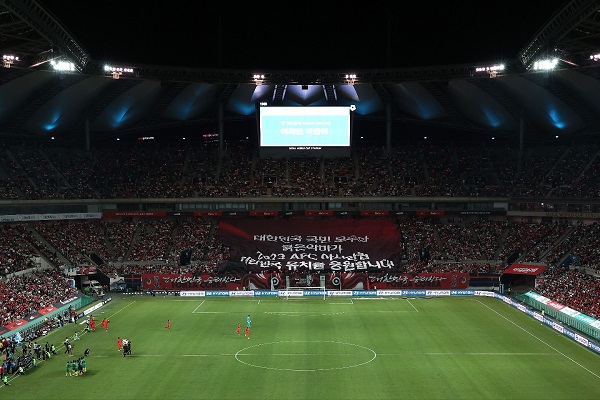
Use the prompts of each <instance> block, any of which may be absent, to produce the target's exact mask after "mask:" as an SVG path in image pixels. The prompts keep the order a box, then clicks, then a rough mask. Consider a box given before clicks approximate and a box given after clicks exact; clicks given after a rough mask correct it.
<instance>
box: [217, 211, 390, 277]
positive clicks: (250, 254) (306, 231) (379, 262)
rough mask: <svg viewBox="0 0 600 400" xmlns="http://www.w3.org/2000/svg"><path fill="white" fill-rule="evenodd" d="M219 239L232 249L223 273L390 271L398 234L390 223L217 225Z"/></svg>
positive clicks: (293, 221) (252, 222)
mask: <svg viewBox="0 0 600 400" xmlns="http://www.w3.org/2000/svg"><path fill="white" fill-rule="evenodd" d="M219 234H220V236H219V238H220V240H221V242H222V243H223V244H225V245H227V246H229V248H230V249H231V254H232V258H231V261H230V263H229V264H228V265H225V267H224V271H223V272H227V271H231V270H232V269H233V270H235V271H238V272H249V271H252V272H260V271H281V272H307V273H308V272H315V271H317V272H331V271H338V272H367V271H393V270H395V269H396V268H397V263H398V260H400V252H401V249H400V246H399V239H400V238H399V236H400V235H399V232H398V227H397V226H396V224H395V223H394V222H393V221H390V220H388V219H343V220H329V219H289V220H287V219H276V220H261V221H257V220H250V219H240V220H221V221H220V222H219Z"/></svg>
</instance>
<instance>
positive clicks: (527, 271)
mask: <svg viewBox="0 0 600 400" xmlns="http://www.w3.org/2000/svg"><path fill="white" fill-rule="evenodd" d="M547 267H548V266H547V265H544V264H512V265H511V266H510V267H508V268H507V269H506V270H505V271H504V272H503V273H502V275H501V276H500V287H501V288H502V292H503V293H506V294H508V295H511V294H522V293H526V292H528V291H530V290H533V289H534V288H535V284H536V279H537V276H538V275H539V274H541V273H542V272H543V271H544V270H545V269H546V268H547Z"/></svg>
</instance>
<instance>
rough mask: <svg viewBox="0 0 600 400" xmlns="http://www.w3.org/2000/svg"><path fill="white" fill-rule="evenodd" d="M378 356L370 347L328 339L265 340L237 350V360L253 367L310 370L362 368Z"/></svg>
mask: <svg viewBox="0 0 600 400" xmlns="http://www.w3.org/2000/svg"><path fill="white" fill-rule="evenodd" d="M376 357H377V353H375V351H373V350H371V349H369V348H368V347H365V346H360V345H357V344H352V343H344V342H336V341H328V340H312V341H306V340H298V341H296V340H289V341H280V342H269V343H261V344H255V345H253V346H248V347H245V348H243V349H241V350H240V351H238V352H237V353H235V359H236V360H237V361H239V362H241V363H242V364H245V365H248V366H251V367H256V368H264V369H271V370H280V371H308V372H310V371H328V370H334V369H345V368H354V367H359V366H361V365H365V364H368V363H370V362H371V361H373V360H374V359H375V358H376Z"/></svg>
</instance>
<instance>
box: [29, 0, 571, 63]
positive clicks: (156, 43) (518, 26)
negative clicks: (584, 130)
mask: <svg viewBox="0 0 600 400" xmlns="http://www.w3.org/2000/svg"><path fill="white" fill-rule="evenodd" d="M39 3H40V4H42V5H43V6H44V7H46V8H47V9H48V10H49V11H50V12H51V13H52V14H53V15H54V16H55V17H56V18H57V19H58V20H59V22H60V23H61V24H62V25H63V26H64V27H66V28H67V30H68V31H70V32H71V34H72V35H73V36H74V37H75V38H76V39H77V40H78V41H79V42H80V43H81V44H82V45H83V47H84V48H85V49H86V50H87V51H88V52H89V53H90V54H91V56H92V58H93V59H94V60H98V61H102V62H109V63H113V64H117V63H131V64H152V65H169V66H182V67H194V68H215V67H219V68H228V69H229V68H231V69H257V70H258V69H265V70H280V69H282V70H290V69H291V70H296V69H302V70H313V69H324V68H326V69H343V70H347V69H352V68H357V69H358V68H361V69H379V68H401V67H419V66H431V65H448V64H477V63H482V62H497V61H507V60H512V59H516V57H517V55H518V52H519V51H520V50H521V49H522V48H523V46H525V45H526V44H527V43H528V42H529V40H531V38H532V37H533V36H534V35H535V34H536V32H537V31H538V30H539V29H540V28H542V27H543V26H544V25H545V24H546V23H547V22H548V20H549V19H550V18H551V17H552V16H554V14H555V13H556V12H557V11H559V10H560V9H561V8H562V7H563V6H564V4H565V3H566V2H565V1H564V0H563V1H558V0H546V1H537V0H536V1H529V0H520V1H513V0H507V1H502V2H489V1H463V0H460V1H426V0H423V1H417V2H414V1H413V2H406V1H400V0H396V1H369V2H360V3H359V4H353V3H354V2H347V1H346V2H341V1H301V2H296V1H294V2H291V1H262V2H246V3H244V4H236V3H237V2H222V1H215V2H211V3H209V2H206V1H192V0H185V1H183V0H172V1H168V2H167V1H158V0H143V1H139V0H121V1H114V0H105V1H101V2H99V1H65V0H39Z"/></svg>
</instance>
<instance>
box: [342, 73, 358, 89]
mask: <svg viewBox="0 0 600 400" xmlns="http://www.w3.org/2000/svg"><path fill="white" fill-rule="evenodd" d="M344 82H345V83H346V85H351V86H353V85H354V83H355V82H356V74H346V76H345V81H344Z"/></svg>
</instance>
